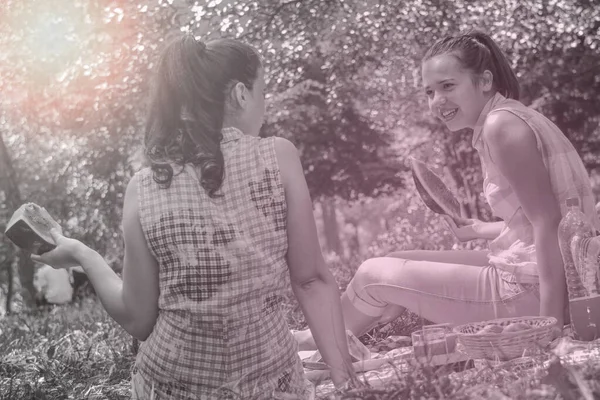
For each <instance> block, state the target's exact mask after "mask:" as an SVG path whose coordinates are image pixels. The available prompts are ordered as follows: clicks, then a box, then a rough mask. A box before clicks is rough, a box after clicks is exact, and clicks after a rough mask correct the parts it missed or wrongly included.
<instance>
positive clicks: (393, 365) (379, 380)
mask: <svg viewBox="0 0 600 400" xmlns="http://www.w3.org/2000/svg"><path fill="white" fill-rule="evenodd" d="M407 343H408V344H410V343H409V342H407V341H406V337H390V338H388V339H387V342H386V343H385V344H383V345H381V344H379V345H375V346H371V347H370V351H371V355H370V357H369V359H368V360H364V361H358V362H355V363H354V364H353V366H354V369H355V371H357V372H358V374H357V375H358V378H359V380H360V381H361V382H363V383H366V384H368V385H369V386H371V387H372V388H376V389H377V388H385V387H389V386H390V383H392V382H394V381H395V380H397V379H398V378H399V376H402V374H407V373H411V372H413V371H414V370H415V369H416V368H418V367H419V366H425V365H423V363H422V362H421V361H419V360H417V359H415V357H414V355H413V348H412V346H410V345H408V346H407ZM549 348H550V351H549V352H548V353H547V354H546V356H545V357H543V358H540V357H537V358H535V357H521V358H517V359H513V360H510V361H504V362H500V361H498V362H492V361H488V360H470V359H469V357H468V356H467V355H466V353H464V352H463V351H462V346H460V345H458V347H457V351H456V352H455V353H452V354H450V355H443V356H435V357H437V359H431V360H428V361H429V366H431V365H438V366H448V367H449V368H445V369H444V368H441V373H443V374H448V375H449V376H450V377H451V378H452V379H468V378H469V377H470V376H472V375H475V374H480V373H481V372H482V371H483V370H485V371H487V372H488V373H494V374H502V373H503V371H504V372H506V373H507V374H515V373H523V374H532V375H537V376H540V375H543V374H546V372H547V370H548V368H549V367H550V365H551V363H552V362H553V361H554V360H555V359H556V357H557V358H558V359H560V361H561V362H562V363H564V364H568V365H581V364H583V363H585V362H587V361H589V360H598V362H600V339H598V340H595V341H593V342H580V341H577V340H574V339H573V338H572V337H571V336H563V337H561V338H558V339H556V340H554V341H553V342H552V343H551V344H550V346H549ZM373 350H376V351H373ZM311 353H312V354H311ZM553 355H555V356H556V357H552V356H553ZM310 356H313V357H314V352H300V358H304V359H305V360H306V359H307V358H310ZM308 366H309V368H305V375H306V377H307V379H308V381H307V385H308V386H309V388H310V391H311V396H312V397H311V400H312V399H327V398H330V396H331V395H332V394H333V393H334V391H335V388H334V386H333V383H332V382H331V380H330V379H329V375H328V372H327V371H324V370H320V371H319V370H314V369H311V368H310V364H308ZM470 367H473V368H470Z"/></svg>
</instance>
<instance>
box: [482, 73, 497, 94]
mask: <svg viewBox="0 0 600 400" xmlns="http://www.w3.org/2000/svg"><path fill="white" fill-rule="evenodd" d="M480 82H481V88H482V89H483V91H484V92H489V91H490V90H492V88H493V87H494V75H492V73H491V72H490V71H489V70H487V69H486V70H485V71H483V73H482V74H481V81H480Z"/></svg>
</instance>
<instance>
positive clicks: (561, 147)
mask: <svg viewBox="0 0 600 400" xmlns="http://www.w3.org/2000/svg"><path fill="white" fill-rule="evenodd" d="M500 110H503V111H508V112H511V113H512V114H514V115H516V116H517V117H519V118H520V119H522V120H523V121H524V122H525V123H526V124H527V125H529V127H530V128H531V130H532V131H533V133H534V134H535V137H536V141H537V148H538V151H539V152H540V153H541V155H542V158H543V160H544V165H545V166H546V169H547V170H548V173H549V175H550V181H551V183H552V191H553V192H554V195H555V196H556V200H557V201H558V202H559V204H560V209H561V214H562V215H563V216H564V215H565V214H566V204H565V202H566V199H567V198H569V197H578V198H579V201H580V204H582V209H583V212H584V213H585V214H586V215H587V217H588V218H589V220H590V221H591V222H592V225H593V226H594V227H595V228H596V229H600V221H599V220H598V215H597V214H596V211H595V209H594V195H593V192H592V188H591V184H590V179H589V175H588V173H587V171H586V169H585V167H584V165H583V162H582V161H581V158H580V157H579V155H578V154H577V151H576V150H575V148H574V147H573V145H572V144H571V143H570V142H569V140H568V139H567V138H566V137H565V136H564V134H563V133H562V132H561V131H560V129H559V128H558V127H557V126H556V125H554V124H553V123H552V122H551V121H550V120H548V119H547V118H546V117H544V116H543V115H542V114H540V113H538V112H537V111H535V110H533V109H531V108H529V107H526V106H525V105H523V104H522V103H521V102H519V101H517V100H513V99H507V98H506V97H504V96H502V95H501V94H499V93H497V94H496V95H494V97H492V98H491V99H490V100H489V101H488V103H487V104H486V105H485V107H484V109H483V111H482V112H481V115H480V117H479V119H478V121H477V124H476V126H475V129H474V132H473V147H475V149H476V150H477V152H478V153H479V157H480V159H481V166H482V170H483V178H484V182H483V193H484V196H485V198H486V200H487V202H488V204H489V205H490V207H491V209H492V211H493V214H494V215H495V216H497V217H500V218H502V219H503V220H504V222H505V224H506V226H505V228H504V229H503V230H502V232H501V233H500V236H498V237H497V238H496V239H495V240H493V241H492V242H491V243H490V253H489V256H488V257H489V260H490V263H491V264H492V265H495V266H496V267H498V268H500V269H502V270H505V271H508V272H511V273H514V274H515V275H516V277H517V280H518V281H519V282H521V283H538V272H537V261H536V255H535V245H534V237H533V226H532V225H531V223H530V222H529V220H528V219H527V217H526V216H525V213H524V211H523V208H522V207H521V204H520V203H519V200H518V199H517V196H516V194H515V192H514V191H513V189H512V188H511V186H510V184H509V183H508V181H507V180H506V178H505V177H504V176H502V174H500V172H499V171H498V168H497V166H496V165H495V164H494V162H493V161H492V158H491V157H490V152H489V148H488V147H487V144H486V143H485V142H484V141H483V139H482V135H481V131H482V129H483V125H484V122H485V120H486V118H487V116H488V115H489V114H490V113H492V112H496V111H500Z"/></svg>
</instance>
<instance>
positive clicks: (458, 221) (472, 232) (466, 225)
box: [442, 215, 485, 242]
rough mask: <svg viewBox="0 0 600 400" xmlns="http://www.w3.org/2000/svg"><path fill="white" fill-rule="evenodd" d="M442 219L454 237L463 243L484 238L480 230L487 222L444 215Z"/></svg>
mask: <svg viewBox="0 0 600 400" xmlns="http://www.w3.org/2000/svg"><path fill="white" fill-rule="evenodd" d="M442 217H443V218H444V220H445V221H446V224H447V225H448V227H449V228H450V230H451V231H452V233H453V234H454V236H456V238H457V239H458V240H460V241H461V242H468V241H470V240H474V239H481V238H482V236H481V233H480V229H479V228H481V227H482V226H483V225H484V224H485V222H483V221H480V220H478V219H471V218H468V219H467V218H457V217H454V218H453V217H450V216H449V215H443V216H442Z"/></svg>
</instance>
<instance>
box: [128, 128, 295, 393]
mask: <svg viewBox="0 0 600 400" xmlns="http://www.w3.org/2000/svg"><path fill="white" fill-rule="evenodd" d="M221 149H222V151H223V156H224V159H225V180H224V182H223V186H222V188H221V190H220V193H222V194H223V196H222V197H219V198H214V199H211V198H210V197H208V195H207V194H206V192H205V190H204V189H203V188H202V186H201V185H200V181H199V174H200V169H199V168H195V167H193V166H192V165H188V166H186V167H185V168H184V169H183V171H182V172H181V173H180V174H177V172H178V171H179V169H178V168H177V167H176V168H175V171H174V172H175V176H174V177H173V181H172V184H171V186H170V188H168V189H162V188H159V186H158V184H157V183H155V182H154V180H153V177H152V171H151V170H150V169H149V168H147V169H144V170H142V171H140V172H138V176H139V179H138V182H139V183H138V197H139V210H140V219H141V225H142V228H143V231H144V234H145V237H146V240H147V243H148V247H149V248H150V251H151V252H152V254H153V255H154V257H155V258H156V260H158V264H159V285H160V296H159V300H158V302H159V310H160V311H159V316H158V320H157V322H156V325H155V327H154V330H153V332H152V334H151V335H150V337H149V338H148V339H147V340H146V341H145V342H144V343H142V344H141V346H140V350H139V353H138V357H137V360H136V366H135V371H134V374H137V375H138V376H137V377H136V380H137V381H138V382H139V381H141V382H143V384H142V385H141V386H142V387H143V389H142V392H143V393H138V394H137V395H138V396H139V398H141V399H150V398H151V391H154V398H155V399H274V398H278V396H279V394H278V393H289V394H297V395H299V398H304V395H305V391H304V387H305V386H304V377H303V372H302V365H301V362H300V359H299V357H298V354H297V344H296V342H295V340H294V338H293V336H292V335H291V333H290V331H289V328H288V326H287V324H286V321H285V317H284V314H283V312H282V307H281V304H282V302H281V301H282V294H283V290H284V288H285V286H286V284H287V282H288V281H287V280H286V278H287V274H288V267H287V263H286V259H285V256H286V252H287V233H286V203H285V196H284V191H283V185H282V182H281V177H280V172H279V167H278V164H277V158H276V155H275V139H274V138H268V139H260V138H256V137H250V136H247V135H244V134H243V133H242V132H240V131H239V130H237V129H234V128H226V129H224V130H223V140H222V143H221ZM152 388H153V389H152ZM138 390H139V388H138Z"/></svg>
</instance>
